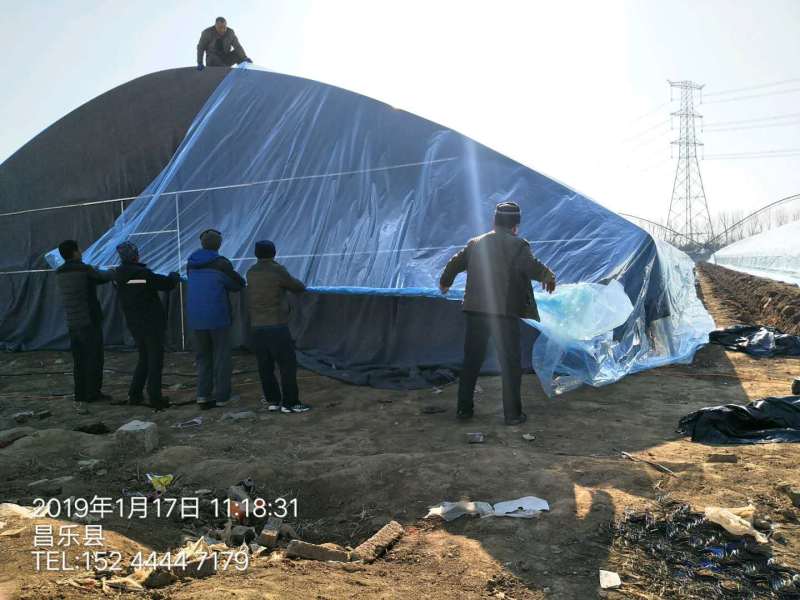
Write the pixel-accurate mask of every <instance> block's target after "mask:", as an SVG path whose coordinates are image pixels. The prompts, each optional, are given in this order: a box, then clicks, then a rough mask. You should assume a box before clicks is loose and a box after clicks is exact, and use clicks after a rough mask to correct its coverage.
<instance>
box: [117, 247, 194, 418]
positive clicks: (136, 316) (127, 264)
mask: <svg viewBox="0 0 800 600" xmlns="http://www.w3.org/2000/svg"><path fill="white" fill-rule="evenodd" d="M117 253H118V254H119V257H120V260H121V261H122V265H121V266H120V267H118V268H117V269H116V272H115V277H114V283H115V285H116V286H117V290H118V292H119V300H120V303H121V304H122V312H123V313H124V314H125V321H126V322H127V324H128V329H129V330H130V332H131V335H132V336H133V339H134V341H135V342H136V349H137V350H138V351H139V360H138V362H137V363H136V370H135V371H134V372H133V379H132V380H131V386H130V389H129V391H128V402H129V403H130V404H142V402H144V395H143V393H144V387H145V383H146V384H147V395H148V396H149V398H150V406H152V407H153V408H156V409H162V408H166V407H167V406H169V400H168V399H167V398H166V397H164V396H163V395H162V394H161V372H162V370H163V368H164V331H165V330H166V327H167V314H166V311H165V310H164V305H163V304H162V302H161V298H160V297H159V295H158V293H159V292H167V291H170V290H172V289H174V288H175V286H176V285H178V282H179V281H180V276H179V275H178V274H177V273H170V274H169V276H168V277H165V276H164V275H159V274H157V273H153V271H151V270H150V269H148V268H147V265H145V264H143V263H140V262H139V249H138V248H137V247H136V246H135V245H134V244H133V243H131V242H123V243H122V244H120V245H119V246H117Z"/></svg>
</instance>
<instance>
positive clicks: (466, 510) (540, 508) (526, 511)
mask: <svg viewBox="0 0 800 600" xmlns="http://www.w3.org/2000/svg"><path fill="white" fill-rule="evenodd" d="M549 510H550V505H549V504H548V503H547V500H542V499H541V498H537V497H536V496H524V497H522V498H518V499H517V500H508V501H505V502H498V503H497V504H495V505H494V506H493V505H492V504H490V503H489V502H480V501H478V502H472V501H469V500H462V501H460V502H442V503H440V504H437V505H436V506H432V507H430V508H429V509H428V514H427V515H425V518H426V519H428V518H430V517H442V518H443V519H444V520H445V521H454V520H455V519H458V518H459V517H463V516H464V515H472V516H479V517H517V518H524V519H532V518H534V517H538V516H539V515H540V514H541V513H542V512H546V511H549Z"/></svg>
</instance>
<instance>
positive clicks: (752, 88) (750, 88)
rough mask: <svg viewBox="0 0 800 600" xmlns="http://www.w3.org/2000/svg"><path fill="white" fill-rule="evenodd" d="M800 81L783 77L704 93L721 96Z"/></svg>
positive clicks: (707, 95)
mask: <svg viewBox="0 0 800 600" xmlns="http://www.w3.org/2000/svg"><path fill="white" fill-rule="evenodd" d="M798 81H800V78H795V79H784V80H782V81H773V82H772V83H761V84H759V85H750V86H747V87H740V88H733V89H730V90H722V91H719V92H711V93H710V94H704V95H705V96H706V97H709V96H722V95H724V94H735V93H737V92H748V91H750V90H761V89H764V88H769V87H775V86H776V85H783V84H785V83H797V82H798Z"/></svg>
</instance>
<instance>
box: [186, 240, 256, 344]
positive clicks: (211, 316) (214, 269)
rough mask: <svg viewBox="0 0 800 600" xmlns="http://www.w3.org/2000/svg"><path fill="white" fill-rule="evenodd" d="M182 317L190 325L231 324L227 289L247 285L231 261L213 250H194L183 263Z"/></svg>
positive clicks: (202, 327) (221, 325) (208, 327)
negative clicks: (185, 277) (184, 292)
mask: <svg viewBox="0 0 800 600" xmlns="http://www.w3.org/2000/svg"><path fill="white" fill-rule="evenodd" d="M186 272H187V274H188V279H189V283H188V286H187V288H188V289H187V296H188V297H187V305H186V309H187V310H186V317H187V319H188V323H189V328H190V329H220V328H223V327H230V325H231V322H232V320H231V303H230V299H229V298H228V292H238V291H240V290H241V289H242V288H244V287H245V285H247V284H246V283H245V280H244V279H242V276H241V275H239V274H238V273H237V272H236V271H235V270H234V269H233V265H232V264H231V261H229V260H228V259H227V258H225V257H224V256H220V255H219V254H218V253H216V252H214V251H213V250H205V249H201V250H196V251H195V252H193V253H192V254H191V255H190V256H189V260H188V261H187V263H186Z"/></svg>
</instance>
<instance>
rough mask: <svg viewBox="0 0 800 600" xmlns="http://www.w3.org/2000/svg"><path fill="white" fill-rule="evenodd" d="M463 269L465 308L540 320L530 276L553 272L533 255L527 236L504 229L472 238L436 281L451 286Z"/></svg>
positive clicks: (545, 276) (546, 277)
mask: <svg viewBox="0 0 800 600" xmlns="http://www.w3.org/2000/svg"><path fill="white" fill-rule="evenodd" d="M462 271H466V272H467V287H466V290H465V291H464V310H465V311H467V312H478V313H486V314H491V315H502V316H508V317H525V318H530V319H536V320H537V321H538V320H539V311H538V310H537V308H536V300H535V299H534V297H533V288H532V287H531V280H532V279H535V280H536V281H541V282H545V281H547V280H549V279H550V278H553V273H552V271H550V269H548V268H547V267H546V266H545V265H544V264H542V263H541V262H539V261H538V260H536V258H534V256H533V253H532V252H531V247H530V244H528V242H527V241H526V240H524V239H522V238H518V237H517V236H515V235H512V234H511V233H510V232H506V231H503V230H499V231H490V232H489V233H484V234H483V235H481V236H478V237H476V238H473V239H471V240H470V241H469V243H468V244H467V245H466V247H465V248H463V249H462V250H461V251H460V252H458V253H457V254H456V255H455V256H453V258H451V259H450V261H449V262H448V263H447V266H446V267H445V269H444V272H443V273H442V277H441V279H440V280H439V283H440V284H441V285H442V286H443V287H450V286H451V285H453V281H454V280H455V278H456V275H458V274H459V273H461V272H462Z"/></svg>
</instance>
